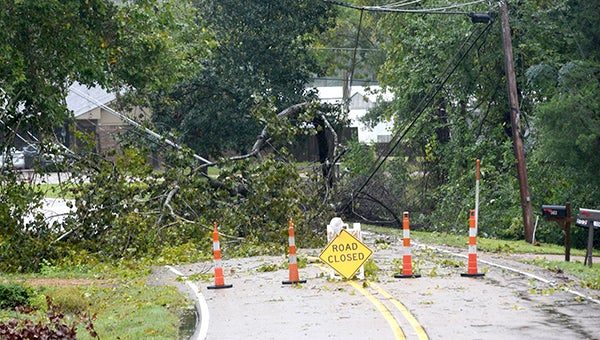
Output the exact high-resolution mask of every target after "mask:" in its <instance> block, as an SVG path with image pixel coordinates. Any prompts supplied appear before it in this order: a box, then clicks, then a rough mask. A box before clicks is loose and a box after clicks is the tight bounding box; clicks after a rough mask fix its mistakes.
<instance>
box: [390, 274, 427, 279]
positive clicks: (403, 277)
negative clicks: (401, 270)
mask: <svg viewBox="0 0 600 340" xmlns="http://www.w3.org/2000/svg"><path fill="white" fill-rule="evenodd" d="M394 277H395V278H397V279H416V278H418V277H421V274H411V275H407V274H396V275H394Z"/></svg>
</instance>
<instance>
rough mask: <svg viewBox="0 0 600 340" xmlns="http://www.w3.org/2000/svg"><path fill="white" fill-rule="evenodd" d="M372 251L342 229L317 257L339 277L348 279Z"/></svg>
mask: <svg viewBox="0 0 600 340" xmlns="http://www.w3.org/2000/svg"><path fill="white" fill-rule="evenodd" d="M372 254H373V251H372V250H371V249H370V248H369V247H367V246H366V245H365V244H364V243H362V242H360V241H359V240H358V239H357V238H356V237H354V236H352V234H350V233H349V232H348V231H346V230H345V229H342V231H341V232H340V233H339V235H338V236H337V237H336V238H334V239H333V240H332V241H331V242H329V244H328V245H327V247H325V249H323V251H322V252H321V255H319V259H321V261H323V262H324V263H326V264H327V265H329V266H330V267H331V268H333V269H334V270H335V271H336V272H338V273H339V274H340V275H342V276H343V277H345V278H346V279H349V278H351V277H352V275H354V273H356V271H357V270H358V269H359V268H360V266H362V265H363V264H364V263H365V261H367V260H368V259H369V257H370V256H371V255H372Z"/></svg>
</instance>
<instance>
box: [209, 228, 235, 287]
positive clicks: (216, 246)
mask: <svg viewBox="0 0 600 340" xmlns="http://www.w3.org/2000/svg"><path fill="white" fill-rule="evenodd" d="M213 225H214V229H213V233H212V234H213V252H214V256H215V285H214V286H208V289H221V288H231V287H233V285H226V284H225V278H224V277H223V268H222V267H221V245H220V243H219V232H218V231H217V222H213Z"/></svg>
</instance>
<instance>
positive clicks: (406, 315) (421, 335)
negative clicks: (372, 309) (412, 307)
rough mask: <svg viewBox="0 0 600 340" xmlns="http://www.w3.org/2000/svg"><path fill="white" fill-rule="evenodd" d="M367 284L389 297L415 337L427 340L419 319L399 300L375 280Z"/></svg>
mask: <svg viewBox="0 0 600 340" xmlns="http://www.w3.org/2000/svg"><path fill="white" fill-rule="evenodd" d="M369 285H370V286H371V287H373V288H375V289H376V290H377V291H378V292H379V293H380V294H381V295H383V296H384V297H385V298H387V299H389V300H390V302H391V303H392V304H393V305H394V306H396V308H398V310H399V311H400V312H401V313H402V315H403V316H404V318H405V319H406V320H408V322H409V323H410V325H411V326H412V327H413V329H414V330H415V332H416V333H417V337H418V338H419V339H420V340H428V339H429V337H428V336H427V332H425V329H423V326H421V324H420V323H419V321H417V319H416V318H415V317H414V315H412V313H411V312H410V311H409V310H408V309H407V308H406V307H405V306H404V305H403V304H402V303H401V302H400V301H398V300H396V298H394V297H393V296H392V295H391V294H390V293H388V292H387V291H385V290H384V289H383V288H381V287H379V285H377V284H376V283H375V282H370V283H369Z"/></svg>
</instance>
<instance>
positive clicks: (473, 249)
mask: <svg viewBox="0 0 600 340" xmlns="http://www.w3.org/2000/svg"><path fill="white" fill-rule="evenodd" d="M484 275H485V274H484V273H479V272H478V270H477V224H476V223H475V210H471V211H470V212H469V261H468V264H467V272H466V273H462V274H460V276H467V277H477V276H484Z"/></svg>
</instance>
